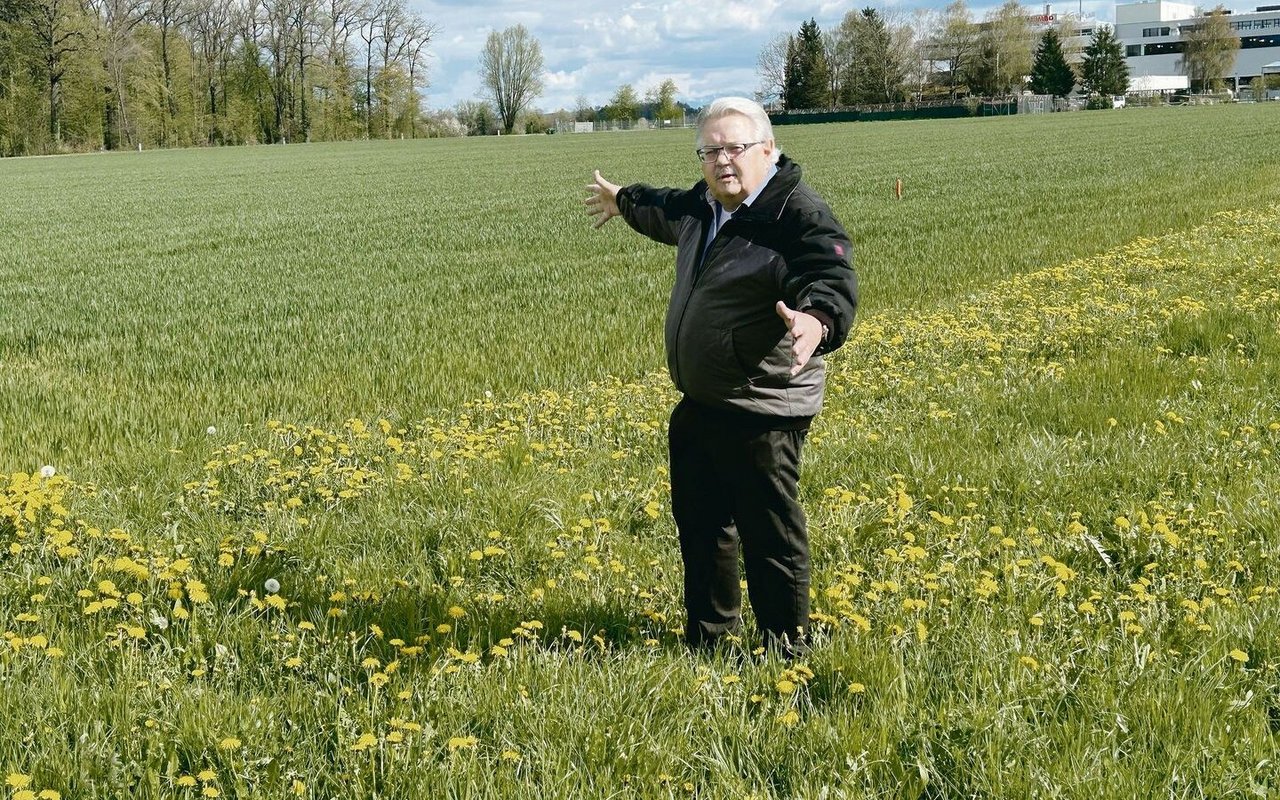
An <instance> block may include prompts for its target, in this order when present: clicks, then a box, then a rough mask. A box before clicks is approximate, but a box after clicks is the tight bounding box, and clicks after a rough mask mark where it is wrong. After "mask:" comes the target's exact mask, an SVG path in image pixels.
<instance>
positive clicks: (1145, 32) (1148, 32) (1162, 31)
mask: <svg viewBox="0 0 1280 800" xmlns="http://www.w3.org/2000/svg"><path fill="white" fill-rule="evenodd" d="M1168 35H1169V29H1168V28H1143V29H1142V36H1143V38H1150V37H1152V36H1168Z"/></svg>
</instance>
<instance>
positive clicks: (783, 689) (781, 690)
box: [775, 678, 796, 694]
mask: <svg viewBox="0 0 1280 800" xmlns="http://www.w3.org/2000/svg"><path fill="white" fill-rule="evenodd" d="M775 687H776V688H777V690H778V694H791V693H792V692H794V691H795V690H796V685H795V683H793V682H792V681H789V680H787V679H786V678H783V679H782V680H780V681H778V682H777V684H775Z"/></svg>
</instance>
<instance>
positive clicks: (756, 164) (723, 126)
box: [702, 114, 774, 211]
mask: <svg viewBox="0 0 1280 800" xmlns="http://www.w3.org/2000/svg"><path fill="white" fill-rule="evenodd" d="M754 141H756V138H755V130H754V128H753V126H752V125H751V120H749V119H747V118H746V117H744V116H742V115H741V114H729V115H727V116H723V117H720V118H719V119H713V120H711V121H710V122H708V123H707V124H706V125H705V126H704V127H703V129H702V147H721V146H724V145H729V144H747V143H749V142H754ZM773 147H774V145H773V140H772V139H769V140H768V141H765V142H761V143H760V144H757V145H754V146H753V147H750V148H748V149H747V150H746V152H744V153H742V154H741V155H739V156H738V157H737V158H735V159H730V158H729V155H728V154H727V153H725V152H724V151H723V150H722V151H720V154H719V156H717V157H716V160H715V161H714V162H713V163H710V164H708V163H707V162H705V161H704V162H702V175H703V177H705V178H706V179H707V186H709V187H710V188H711V196H712V197H714V198H715V199H716V200H719V201H720V205H722V206H724V207H725V208H726V209H728V210H729V211H733V210H735V209H737V207H738V206H739V205H741V204H742V201H743V200H746V199H747V198H748V197H750V196H751V193H752V192H754V191H755V190H756V189H758V188H760V185H761V184H762V183H764V178H765V175H767V174H768V173H769V168H770V167H771V166H773Z"/></svg>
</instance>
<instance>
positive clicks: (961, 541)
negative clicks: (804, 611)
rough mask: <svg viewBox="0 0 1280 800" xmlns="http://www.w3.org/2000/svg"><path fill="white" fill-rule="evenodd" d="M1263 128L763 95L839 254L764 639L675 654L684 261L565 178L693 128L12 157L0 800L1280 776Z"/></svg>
mask: <svg viewBox="0 0 1280 800" xmlns="http://www.w3.org/2000/svg"><path fill="white" fill-rule="evenodd" d="M1277 129H1280V110H1277V109H1272V108H1270V107H1269V106H1267V105H1264V104H1260V105H1258V106H1250V107H1230V108H1216V107H1215V108H1185V109H1184V108H1173V109H1150V110H1145V109H1143V110H1139V109H1130V110H1125V111H1123V112H1118V113H1097V114H1093V113H1087V114H1086V113H1081V114H1069V115H1065V114H1064V115H1046V116H1042V117H1032V118H1016V117H1015V118H999V119H982V120H978V119H975V120H960V121H940V122H904V123H874V124H853V125H823V126H812V127H804V128H780V129H779V130H778V135H779V137H780V139H781V143H782V146H783V148H784V150H786V151H787V152H789V153H790V154H791V155H793V156H794V157H795V158H796V159H797V160H798V161H799V162H800V163H801V165H802V166H803V167H804V168H805V169H806V174H807V177H808V178H809V180H810V182H811V183H812V184H813V185H814V186H815V187H816V188H817V189H818V190H819V191H820V192H821V193H822V194H824V196H826V197H827V198H828V199H829V200H830V202H831V204H832V206H833V208H834V210H835V212H836V214H837V216H839V217H840V218H841V219H842V220H843V221H844V222H845V224H846V225H847V227H848V228H849V229H850V231H851V233H852V235H853V239H854V242H855V246H856V248H857V252H856V256H855V258H856V263H857V265H858V270H859V277H860V280H861V282H862V289H863V305H862V308H861V311H860V322H859V325H858V327H857V328H856V330H855V332H854V334H853V336H852V337H851V339H850V342H849V344H848V345H847V346H846V348H845V349H844V350H842V351H841V352H840V353H838V354H837V355H835V356H833V357H831V358H830V360H829V370H830V371H829V389H828V398H827V400H828V402H827V407H826V410H825V411H824V414H823V415H822V416H821V417H820V418H819V420H818V421H817V423H816V424H815V427H814V429H813V431H812V434H811V437H810V439H809V445H808V447H807V451H806V458H805V472H804V476H803V486H802V490H803V499H804V501H805V504H806V507H807V509H808V511H809V516H810V525H811V535H812V538H813V546H814V560H815V564H814V600H813V607H814V614H813V630H814V634H815V638H816V647H815V648H814V650H813V652H812V653H811V654H810V655H809V657H807V658H806V659H804V660H802V661H799V662H795V663H784V662H779V661H776V660H773V659H771V658H766V657H764V656H762V655H761V654H760V653H758V652H756V650H755V642H754V638H753V631H752V629H751V628H750V626H748V629H747V631H746V632H745V635H744V638H743V640H742V642H741V643H739V644H736V645H735V646H731V647H728V648H726V649H725V651H724V652H720V653H716V654H714V655H711V656H705V655H698V656H695V655H691V654H689V653H688V652H687V651H686V650H685V649H684V647H683V645H682V643H681V641H680V637H679V635H678V631H679V630H680V625H681V613H682V611H681V606H680V597H679V559H678V554H677V551H676V544H675V538H674V531H673V528H672V524H671V522H670V519H669V503H668V497H667V490H668V487H667V483H666V474H665V422H666V415H667V413H668V412H669V409H670V407H671V405H672V403H673V402H674V400H675V396H674V393H673V391H672V390H671V389H670V388H669V387H668V385H667V382H666V378H665V376H664V375H663V374H661V373H660V372H659V371H658V370H659V369H660V366H661V363H662V361H661V353H660V347H661V343H660V339H659V337H660V315H661V313H662V311H663V309H664V306H665V302H664V301H665V294H666V291H667V289H668V287H669V273H670V268H671V261H672V253H671V252H670V251H668V250H665V249H663V248H661V247H659V246H657V245H652V244H650V243H647V242H645V241H644V240H642V239H640V238H639V237H638V236H636V235H634V234H633V233H631V232H630V231H629V230H628V229H626V228H625V227H624V226H623V225H622V224H621V223H618V222H615V223H612V224H611V225H610V226H608V227H606V228H605V229H604V230H602V231H598V232H597V231H592V230H591V229H590V225H589V222H588V220H587V218H586V217H585V215H584V214H583V211H582V208H581V205H580V198H581V197H582V195H583V192H582V190H581V187H582V186H583V185H584V184H585V182H586V180H587V179H588V178H589V176H590V171H591V169H593V168H596V167H598V168H600V169H601V170H602V171H603V173H604V174H605V175H606V176H607V177H610V178H611V179H613V180H615V181H619V182H624V183H625V182H631V181H635V180H646V181H650V182H655V183H665V184H685V183H689V182H691V181H692V179H693V178H694V177H695V176H696V174H697V164H696V162H695V160H694V157H693V155H692V152H691V149H692V142H691V136H690V134H688V133H687V132H654V133H650V134H617V135H599V136H586V137H573V136H559V135H557V136H548V137H520V138H511V139H494V140H482V141H477V140H467V141H431V142H396V143H366V144H343V145H325V146H293V147H284V148H280V147H262V148H248V149H226V150H204V151H171V152H154V153H143V154H127V155H125V154H119V155H110V156H81V157H69V158H57V159H31V160H22V161H0V181H3V184H4V185H5V187H6V198H5V201H4V202H3V204H2V205H0V301H2V305H0V308H2V309H3V311H2V312H0V365H2V367H3V369H2V370H0V548H3V549H2V550H0V630H3V631H4V636H3V638H4V639H5V642H6V646H5V647H3V648H0V651H2V652H0V690H2V691H3V695H4V702H3V704H2V706H0V776H3V777H4V779H5V781H6V785H7V788H6V791H7V793H8V796H9V797H11V798H13V800H35V798H57V797H67V798H71V797H76V798H80V797H85V798H99V797H101V798H110V797H121V796H130V797H142V798H152V797H154V798H177V797H196V796H204V797H219V796H225V797H285V796H298V797H423V798H435V797H515V796H526V795H528V794H530V793H531V792H537V793H539V794H541V795H543V796H546V797H708V798H711V797H717V798H718V797H726V798H727V797H761V798H764V797H806V798H809V797H813V798H817V797H895V798H896V797H960V796H965V797H967V796H993V797H1033V796H1034V797H1082V798H1083V797H1090V798H1093V797H1148V796H1156V795H1160V796H1169V797H1203V796H1215V797H1227V796H1231V797H1236V796H1240V797H1244V796H1273V795H1275V794H1276V793H1277V792H1278V791H1280V766H1277V763H1276V761H1275V757H1276V752H1277V737H1278V736H1280V622H1278V620H1280V616H1277V602H1278V597H1277V596H1278V595H1280V565H1278V564H1277V556H1276V545H1277V531H1280V512H1278V511H1277V508H1276V505H1275V502H1274V500H1273V498H1275V497H1276V495H1277V490H1278V489H1280V463H1277V456H1276V447H1277V445H1278V444H1280V361H1278V360H1277V358H1276V355H1277V352H1278V348H1277V345H1278V344H1280V330H1278V325H1280V286H1277V282H1276V277H1275V276H1276V272H1277V266H1280V164H1277V163H1276V162H1275V160H1274V159H1267V158H1265V157H1260V154H1262V153H1264V152H1265V149H1264V145H1265V143H1266V142H1267V141H1269V137H1274V132H1275V131H1276V130H1277ZM897 178H901V179H903V181H904V188H905V193H904V196H903V198H902V199H901V200H897V199H895V198H894V197H893V196H892V187H893V182H894V180H895V179H897ZM42 466H48V467H50V468H51V469H49V470H45V474H43V475H42V474H41V473H40V471H39V470H40V467H42ZM49 473H52V474H49Z"/></svg>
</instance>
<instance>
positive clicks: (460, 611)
mask: <svg viewBox="0 0 1280 800" xmlns="http://www.w3.org/2000/svg"><path fill="white" fill-rule="evenodd" d="M446 613H448V615H449V616H450V617H452V618H453V619H462V618H463V617H465V616H466V615H467V612H466V609H464V608H462V606H449V610H448V612H446Z"/></svg>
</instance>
